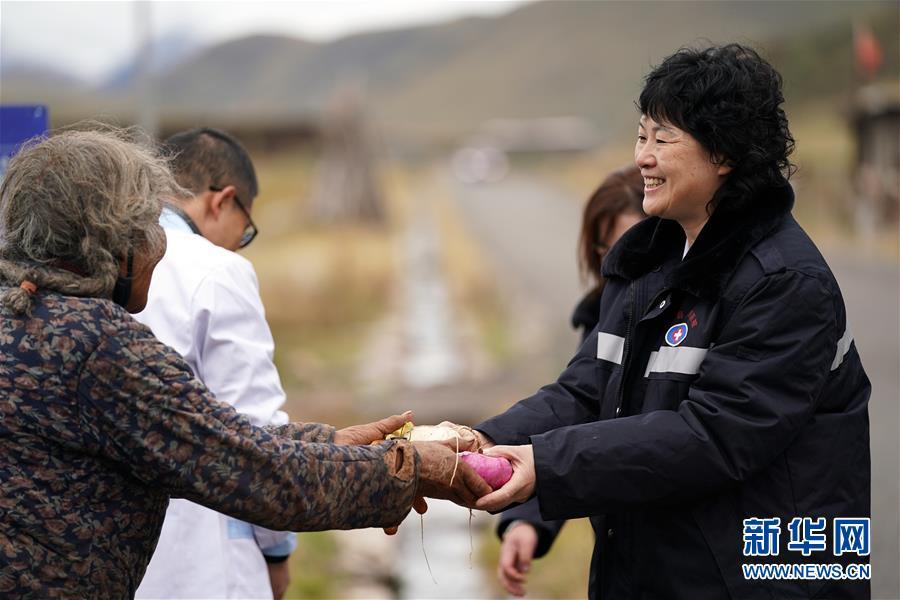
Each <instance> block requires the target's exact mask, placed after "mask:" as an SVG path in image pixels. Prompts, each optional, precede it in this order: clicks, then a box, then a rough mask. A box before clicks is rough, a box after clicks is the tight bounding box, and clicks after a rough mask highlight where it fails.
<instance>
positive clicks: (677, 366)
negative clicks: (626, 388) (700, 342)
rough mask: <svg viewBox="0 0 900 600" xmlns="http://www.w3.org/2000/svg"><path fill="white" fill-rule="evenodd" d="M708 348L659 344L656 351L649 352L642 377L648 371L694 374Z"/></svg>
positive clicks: (698, 370) (645, 375) (646, 374)
mask: <svg viewBox="0 0 900 600" xmlns="http://www.w3.org/2000/svg"><path fill="white" fill-rule="evenodd" d="M708 351H709V348H690V347H688V346H678V347H677V348H670V347H668V346H661V347H660V348H659V350H658V351H656V352H651V353H650V360H649V361H647V370H646V371H645V372H644V377H647V376H648V375H650V373H682V374H684V375H696V374H697V373H699V372H700V363H702V362H703V359H704V358H706V353H707V352H708Z"/></svg>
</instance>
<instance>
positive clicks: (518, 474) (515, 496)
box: [475, 444, 536, 512]
mask: <svg viewBox="0 0 900 600" xmlns="http://www.w3.org/2000/svg"><path fill="white" fill-rule="evenodd" d="M484 453H485V454H486V455H487V456H502V457H504V458H507V459H509V462H510V463H511V464H512V468H513V474H512V477H511V478H510V480H509V481H507V482H506V483H505V484H504V485H503V487H502V488H500V489H499V490H497V491H495V492H492V493H490V494H488V495H487V496H484V497H482V498H480V499H479V500H478V502H477V503H476V504H475V506H476V508H480V509H481V510H489V511H492V512H493V511H498V510H500V509H502V508H504V507H506V506H509V505H510V504H512V503H513V502H524V501H526V500H528V499H529V498H531V495H532V494H534V485H535V479H536V476H535V473H534V450H533V449H532V447H531V444H528V445H526V446H494V447H492V448H488V449H487V450H485V451H484Z"/></svg>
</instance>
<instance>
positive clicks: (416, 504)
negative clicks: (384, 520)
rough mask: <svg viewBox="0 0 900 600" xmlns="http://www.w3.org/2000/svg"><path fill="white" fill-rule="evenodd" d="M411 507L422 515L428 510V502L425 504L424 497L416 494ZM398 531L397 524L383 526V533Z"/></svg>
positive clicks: (391, 533)
mask: <svg viewBox="0 0 900 600" xmlns="http://www.w3.org/2000/svg"><path fill="white" fill-rule="evenodd" d="M412 507H413V509H414V510H415V511H416V512H417V513H419V514H420V515H424V514H425V512H426V511H427V510H428V504H426V502H425V498H423V497H422V496H416V499H415V500H413V505H412ZM398 531H400V526H399V525H396V526H394V527H385V528H384V533H385V535H396V534H397V532H398Z"/></svg>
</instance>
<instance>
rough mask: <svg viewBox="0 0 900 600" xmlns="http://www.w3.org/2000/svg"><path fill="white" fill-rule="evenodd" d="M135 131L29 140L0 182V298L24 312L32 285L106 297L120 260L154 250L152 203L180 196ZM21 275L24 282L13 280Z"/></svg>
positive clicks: (158, 234) (155, 210) (157, 252)
mask: <svg viewBox="0 0 900 600" xmlns="http://www.w3.org/2000/svg"><path fill="white" fill-rule="evenodd" d="M134 135H135V132H134V130H117V129H111V128H108V129H106V130H105V131H65V132H62V133H59V134H57V135H54V136H52V137H50V138H47V139H44V140H37V141H35V142H32V143H30V144H28V145H26V147H25V148H24V149H22V150H21V151H20V152H19V153H18V154H17V155H16V156H15V157H13V158H12V160H11V161H10V162H9V168H8V170H7V172H6V177H5V179H4V181H3V184H2V186H0V233H2V235H0V278H2V279H4V280H6V281H7V282H9V283H11V284H12V285H13V286H18V287H11V288H9V289H7V290H4V291H3V292H2V294H0V302H2V303H3V304H4V305H6V306H7V307H9V308H10V309H11V310H12V311H13V312H14V313H16V314H23V313H29V312H30V307H31V293H32V292H33V291H34V290H31V291H29V290H28V289H27V288H28V287H29V285H30V284H28V283H27V282H32V283H33V284H34V285H35V286H36V287H40V288H47V289H50V290H53V291H56V292H59V293H62V294H65V295H70V296H87V297H100V298H109V297H111V295H112V290H113V286H114V285H115V281H116V277H117V276H118V273H119V260H120V257H123V256H125V255H126V254H127V253H128V252H129V250H131V251H133V252H134V253H136V254H137V253H147V254H150V255H153V256H161V255H162V254H163V252H165V244H166V241H165V234H164V233H163V232H162V229H160V228H159V227H158V225H157V224H158V219H159V214H160V210H161V206H162V205H161V201H162V199H163V198H165V197H176V196H181V195H183V193H184V190H183V189H181V188H180V187H179V186H178V184H177V183H175V180H174V178H173V176H172V174H171V172H170V171H169V168H168V165H167V163H166V160H165V159H164V158H162V157H160V156H159V155H158V154H157V152H156V151H154V150H153V149H151V148H148V147H145V146H142V145H139V144H137V143H135V142H133V141H130V139H134ZM23 281H24V282H26V283H25V284H24V285H23V284H22V282H23Z"/></svg>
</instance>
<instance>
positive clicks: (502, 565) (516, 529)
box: [497, 521, 538, 596]
mask: <svg viewBox="0 0 900 600" xmlns="http://www.w3.org/2000/svg"><path fill="white" fill-rule="evenodd" d="M537 544H538V534H537V529H535V527H534V525H532V524H531V523H528V522H525V521H518V522H517V523H515V524H513V525H512V527H510V528H509V529H507V530H506V532H505V533H504V534H503V543H502V544H501V545H500V559H499V560H498V561H497V579H499V580H500V583H501V585H503V587H504V588H506V591H507V592H509V593H510V594H512V595H513V596H524V595H525V582H526V580H527V579H528V571H529V570H531V560H532V559H533V558H534V551H535V550H536V549H537Z"/></svg>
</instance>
